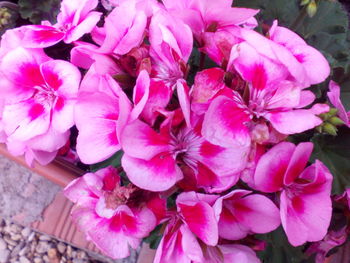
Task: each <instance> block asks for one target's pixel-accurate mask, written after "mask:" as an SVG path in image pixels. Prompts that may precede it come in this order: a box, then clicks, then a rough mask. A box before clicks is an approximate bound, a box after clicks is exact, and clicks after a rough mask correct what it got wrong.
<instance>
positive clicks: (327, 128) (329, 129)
mask: <svg viewBox="0 0 350 263" xmlns="http://www.w3.org/2000/svg"><path fill="white" fill-rule="evenodd" d="M322 130H323V131H324V132H325V133H328V134H330V135H333V136H336V135H337V131H338V129H337V128H336V127H335V126H334V125H333V124H331V123H329V122H326V123H324V124H323V125H322Z"/></svg>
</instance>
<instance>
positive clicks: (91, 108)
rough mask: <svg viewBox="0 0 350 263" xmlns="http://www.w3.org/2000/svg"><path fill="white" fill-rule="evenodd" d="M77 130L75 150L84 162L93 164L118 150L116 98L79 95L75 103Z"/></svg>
mask: <svg viewBox="0 0 350 263" xmlns="http://www.w3.org/2000/svg"><path fill="white" fill-rule="evenodd" d="M74 116H75V118H74V119H75V123H76V125H77V128H78V130H79V135H78V138H77V153H78V155H79V157H80V158H81V160H82V161H83V162H85V163H97V162H100V161H103V160H105V159H107V158H108V157H110V156H112V155H113V154H114V153H115V152H117V151H118V150H119V149H120V145H119V139H118V137H117V128H116V126H117V119H118V116H119V104H118V99H116V98H113V97H109V96H108V95H106V94H104V93H94V94H92V93H85V94H81V95H80V97H79V101H78V102H77V104H76V106H75V115H74Z"/></svg>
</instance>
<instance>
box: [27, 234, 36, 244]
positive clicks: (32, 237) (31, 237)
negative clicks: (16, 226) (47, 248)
mask: <svg viewBox="0 0 350 263" xmlns="http://www.w3.org/2000/svg"><path fill="white" fill-rule="evenodd" d="M34 237H35V233H34V232H32V233H31V234H29V237H28V241H29V242H31V241H32V240H33V239H34Z"/></svg>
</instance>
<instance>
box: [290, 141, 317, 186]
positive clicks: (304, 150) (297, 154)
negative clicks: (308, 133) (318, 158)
mask: <svg viewBox="0 0 350 263" xmlns="http://www.w3.org/2000/svg"><path fill="white" fill-rule="evenodd" d="M313 148H314V146H313V144H312V143H311V142H303V143H299V144H298V145H297V147H295V150H294V152H293V155H292V157H291V159H290V161H289V164H288V168H287V170H286V173H285V176H284V184H285V185H290V184H292V183H293V181H294V180H295V179H296V178H297V177H299V176H300V174H301V173H302V171H303V170H304V168H305V166H306V164H307V163H308V161H309V158H310V155H311V153H312V150H313Z"/></svg>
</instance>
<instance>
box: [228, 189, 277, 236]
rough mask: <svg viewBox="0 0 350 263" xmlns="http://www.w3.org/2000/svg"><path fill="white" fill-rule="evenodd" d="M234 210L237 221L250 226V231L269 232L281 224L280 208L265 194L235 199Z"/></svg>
mask: <svg viewBox="0 0 350 263" xmlns="http://www.w3.org/2000/svg"><path fill="white" fill-rule="evenodd" d="M224 202H225V201H224ZM233 211H234V212H235V217H236V218H237V222H238V223H239V224H241V225H243V226H244V227H246V228H248V229H249V232H253V233H258V234H263V233H268V232H271V231H273V230H275V229H276V228H277V227H278V226H279V225H280V224H281V220H280V215H279V210H278V208H277V207H276V205H275V204H274V203H273V202H272V201H271V200H270V199H268V198H267V197H265V196H263V195H259V194H253V195H248V196H245V197H242V198H239V199H237V200H235V201H234V202H233ZM257 221H258V222H259V224H257V223H256V222H257Z"/></svg>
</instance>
